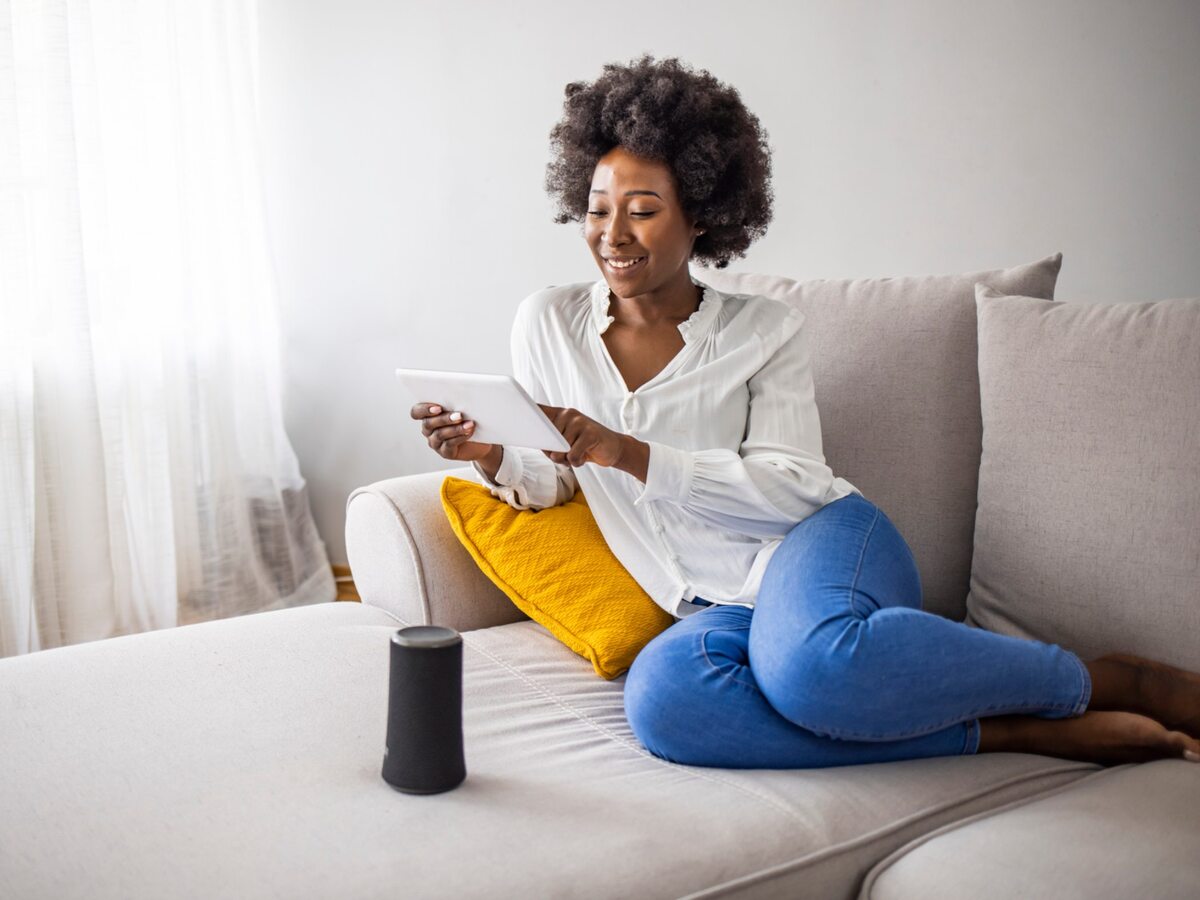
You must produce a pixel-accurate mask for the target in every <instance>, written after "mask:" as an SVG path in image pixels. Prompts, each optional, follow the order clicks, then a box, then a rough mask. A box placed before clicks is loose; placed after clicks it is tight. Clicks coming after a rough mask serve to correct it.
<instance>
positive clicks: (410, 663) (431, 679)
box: [383, 625, 467, 794]
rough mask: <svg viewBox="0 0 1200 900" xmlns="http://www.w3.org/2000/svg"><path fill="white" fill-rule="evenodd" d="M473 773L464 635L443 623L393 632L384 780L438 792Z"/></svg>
mask: <svg viewBox="0 0 1200 900" xmlns="http://www.w3.org/2000/svg"><path fill="white" fill-rule="evenodd" d="M466 777H467V767H466V762H465V761H464V759H463V732H462V636H461V635H460V634H459V633H458V632H457V631H455V630H454V629H453V628H443V627H441V626H440V625H414V626H412V627H410V628H401V629H398V630H397V631H395V632H394V633H393V634H392V640H391V671H390V676H389V679H388V722H387V747H386V749H385V750H384V752H383V780H384V781H386V782H387V783H388V784H390V785H391V786H392V787H394V788H396V790H399V791H404V793H406V794H438V793H441V792H442V791H448V790H450V789H451V788H455V787H458V786H459V785H460V784H462V781H463V779H464V778H466Z"/></svg>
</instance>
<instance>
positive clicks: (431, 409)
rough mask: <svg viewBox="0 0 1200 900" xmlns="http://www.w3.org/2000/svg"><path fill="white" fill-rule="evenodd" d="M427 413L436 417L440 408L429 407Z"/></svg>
mask: <svg viewBox="0 0 1200 900" xmlns="http://www.w3.org/2000/svg"><path fill="white" fill-rule="evenodd" d="M429 411H430V412H431V413H433V414H434V415H435V416H436V415H437V414H438V413H440V412H441V411H442V408H441V407H440V406H431V407H429Z"/></svg>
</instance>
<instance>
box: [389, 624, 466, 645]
mask: <svg viewBox="0 0 1200 900" xmlns="http://www.w3.org/2000/svg"><path fill="white" fill-rule="evenodd" d="M392 643H394V644H399V645H400V646H401V647H424V648H426V649H434V648H436V647H453V646H454V645H455V644H461V643H462V635H460V634H459V633H458V632H457V631H455V630H454V629H453V628H444V627H443V626H441V625H410V626H409V627H408V628H398V629H397V630H396V631H395V632H394V633H393V634H392Z"/></svg>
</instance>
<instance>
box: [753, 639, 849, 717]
mask: <svg viewBox="0 0 1200 900" xmlns="http://www.w3.org/2000/svg"><path fill="white" fill-rule="evenodd" d="M864 626H865V623H864V622H863V621H862V620H859V619H842V620H840V621H837V622H830V623H827V627H826V628H824V629H821V628H818V629H817V630H816V632H814V633H813V634H811V635H809V638H808V640H805V641H804V642H802V643H800V644H798V645H797V644H793V645H791V646H786V645H781V644H772V643H770V642H764V643H763V644H761V645H759V644H756V643H755V642H754V635H753V633H752V634H751V668H752V669H753V671H754V677H755V679H756V680H757V682H758V686H759V689H760V690H761V691H762V692H763V696H765V697H766V698H767V702H769V703H770V704H771V706H772V707H774V709H775V711H776V712H778V713H779V714H780V715H781V716H783V717H784V718H785V719H787V720H788V721H790V722H792V723H793V724H795V725H799V726H800V727H801V728H804V729H805V730H807V731H811V732H813V733H814V734H819V735H822V736H825V737H838V736H840V734H839V733H841V732H844V731H845V730H846V729H849V728H852V727H853V726H852V722H851V720H850V719H848V718H847V713H848V712H849V710H847V709H846V703H845V697H847V696H849V695H851V694H852V693H853V692H852V691H850V690H848V688H849V686H850V685H851V684H852V683H853V682H854V681H855V680H856V679H857V678H858V677H860V674H861V673H858V672H857V671H856V668H857V667H856V664H855V660H854V650H853V648H854V646H855V645H856V644H857V641H858V638H859V636H860V635H859V632H860V631H861V629H862V628H863V627H864Z"/></svg>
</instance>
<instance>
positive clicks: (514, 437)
mask: <svg viewBox="0 0 1200 900" xmlns="http://www.w3.org/2000/svg"><path fill="white" fill-rule="evenodd" d="M396 379H397V380H398V381H399V383H400V388H401V391H402V399H403V402H404V403H405V404H406V406H405V409H406V410H409V409H411V408H412V407H413V406H414V405H416V404H417V403H436V404H438V405H439V406H441V407H442V409H444V410H445V411H447V412H454V411H459V412H461V413H462V414H463V418H464V420H465V419H471V420H472V421H473V422H475V433H474V434H473V435H472V436H471V440H472V441H478V442H480V443H483V444H508V445H510V446H514V447H529V448H531V449H534V450H560V451H567V450H570V449H571V445H570V444H568V443H567V439H566V438H564V437H563V436H562V434H561V433H560V432H559V430H558V429H557V428H555V427H554V423H553V422H551V421H550V419H549V418H548V417H547V416H546V414H545V413H544V412H542V410H541V407H539V406H538V405H537V403H536V401H534V399H533V398H532V397H530V396H529V394H528V393H527V392H526V390H525V389H524V388H523V387H521V385H520V384H519V383H518V382H517V380H516V379H515V378H513V377H512V376H511V375H491V374H484V373H477V372H442V371H437V370H434V369H397V370H396Z"/></svg>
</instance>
